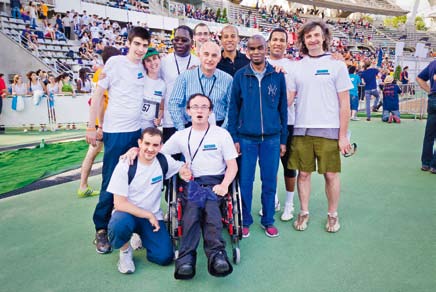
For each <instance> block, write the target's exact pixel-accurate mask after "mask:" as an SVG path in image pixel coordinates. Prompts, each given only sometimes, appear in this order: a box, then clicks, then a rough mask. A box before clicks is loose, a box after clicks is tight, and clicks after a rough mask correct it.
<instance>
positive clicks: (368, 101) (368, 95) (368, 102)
mask: <svg viewBox="0 0 436 292" xmlns="http://www.w3.org/2000/svg"><path fill="white" fill-rule="evenodd" d="M371 95H372V96H375V101H374V105H373V106H372V107H373V108H376V107H377V105H378V102H379V100H380V95H379V94H378V90H377V89H371V90H365V104H366V117H367V118H370V117H371Z"/></svg>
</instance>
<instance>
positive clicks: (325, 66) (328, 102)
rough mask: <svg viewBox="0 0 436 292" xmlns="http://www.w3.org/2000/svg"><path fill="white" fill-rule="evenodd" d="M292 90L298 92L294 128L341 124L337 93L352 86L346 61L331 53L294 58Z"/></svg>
mask: <svg viewBox="0 0 436 292" xmlns="http://www.w3.org/2000/svg"><path fill="white" fill-rule="evenodd" d="M294 72H298V74H293V75H291V76H290V77H291V80H290V88H289V89H290V90H291V91H293V92H297V95H298V98H297V99H296V103H295V125H294V128H339V98H338V93H339V92H343V91H346V90H350V89H352V88H353V84H352V83H351V80H350V77H349V75H348V70H347V67H346V65H345V63H344V62H342V61H338V60H333V59H332V57H331V56H330V55H326V56H323V57H319V58H311V57H308V56H306V57H304V58H303V59H302V60H301V61H297V62H294Z"/></svg>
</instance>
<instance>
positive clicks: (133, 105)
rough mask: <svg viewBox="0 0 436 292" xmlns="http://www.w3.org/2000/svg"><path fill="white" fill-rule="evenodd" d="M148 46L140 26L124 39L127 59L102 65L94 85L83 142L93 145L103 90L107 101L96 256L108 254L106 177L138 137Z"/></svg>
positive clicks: (96, 215) (110, 197)
mask: <svg viewBox="0 0 436 292" xmlns="http://www.w3.org/2000/svg"><path fill="white" fill-rule="evenodd" d="M149 44H150V33H149V32H148V30H146V29H144V28H142V27H135V28H133V29H132V30H131V31H130V33H129V36H128V46H129V52H128V54H127V56H116V57H112V58H111V59H110V60H109V61H108V62H107V63H106V65H105V69H104V70H105V73H106V77H105V78H104V79H102V80H100V81H99V82H98V85H97V88H96V90H95V92H94V94H93V97H92V98H93V102H92V103H91V109H90V117H89V122H88V128H87V133H86V141H87V142H88V143H89V144H91V145H93V146H95V145H96V139H97V132H96V130H95V118H96V117H99V116H100V115H101V114H100V113H101V112H102V111H103V110H102V106H101V105H102V96H103V92H104V90H105V89H107V90H108V91H109V96H110V99H109V103H108V108H107V110H106V112H105V116H104V123H103V130H104V135H103V138H104V146H105V147H104V149H105V150H104V157H103V171H102V174H103V180H102V187H101V191H100V197H99V203H98V204H97V206H96V208H95V212H94V217H93V219H94V224H95V230H96V238H95V244H96V249H97V252H98V253H109V252H111V251H112V247H111V245H110V243H109V240H108V236H107V227H108V223H109V219H110V217H111V212H112V209H113V194H112V193H109V192H107V191H106V189H107V186H108V183H109V180H110V177H111V175H112V172H113V170H114V168H115V166H116V164H117V163H118V158H119V156H120V155H121V154H123V153H125V152H126V151H127V150H128V149H130V148H131V147H133V146H136V144H137V141H138V138H139V137H140V135H141V130H140V128H141V126H140V121H139V116H140V113H141V112H140V108H141V105H142V102H143V92H144V88H143V87H144V80H143V78H144V76H145V74H146V72H145V70H144V67H143V65H142V64H141V60H142V57H143V56H144V54H145V52H146V50H147V47H148V46H149ZM120 80H121V81H120ZM99 138H101V132H99Z"/></svg>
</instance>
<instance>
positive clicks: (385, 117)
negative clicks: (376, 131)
mask: <svg viewBox="0 0 436 292" xmlns="http://www.w3.org/2000/svg"><path fill="white" fill-rule="evenodd" d="M390 113H392V115H394V116H397V117H400V111H387V110H383V115H382V121H383V122H387V121H388V120H389V114H390Z"/></svg>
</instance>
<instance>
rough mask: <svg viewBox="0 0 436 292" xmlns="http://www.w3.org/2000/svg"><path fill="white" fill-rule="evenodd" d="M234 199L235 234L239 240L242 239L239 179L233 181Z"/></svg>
mask: <svg viewBox="0 0 436 292" xmlns="http://www.w3.org/2000/svg"><path fill="white" fill-rule="evenodd" d="M232 196H233V197H232V200H233V206H234V208H233V218H234V234H235V240H234V241H236V242H237V241H239V240H241V239H242V224H243V218H242V198H241V190H240V188H239V181H238V180H237V179H235V180H234V181H233V183H232Z"/></svg>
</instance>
